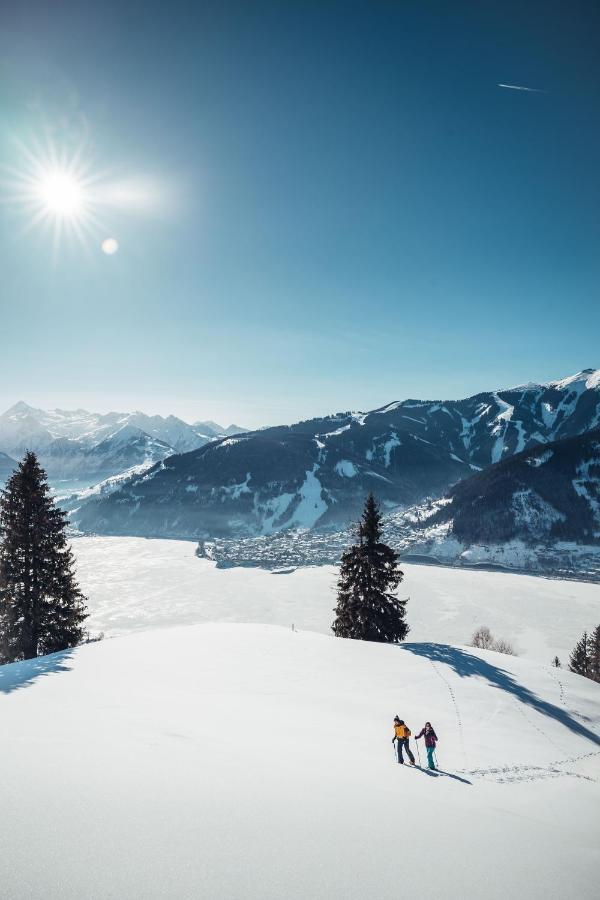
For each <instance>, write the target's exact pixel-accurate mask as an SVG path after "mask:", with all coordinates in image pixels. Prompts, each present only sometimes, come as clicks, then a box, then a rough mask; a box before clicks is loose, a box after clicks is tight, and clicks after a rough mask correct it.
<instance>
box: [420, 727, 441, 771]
mask: <svg viewBox="0 0 600 900" xmlns="http://www.w3.org/2000/svg"><path fill="white" fill-rule="evenodd" d="M420 737H424V738H425V747H426V749H427V764H428V766H429V768H430V769H435V763H434V761H433V751H434V750H435V745H436V744H437V741H438V736H437V734H436V733H435V731H434V730H433V726H432V724H431V722H425V724H424V725H423V727H422V728H421V731H420V732H419V734H417V735H416V736H415V741H418V740H419V738H420Z"/></svg>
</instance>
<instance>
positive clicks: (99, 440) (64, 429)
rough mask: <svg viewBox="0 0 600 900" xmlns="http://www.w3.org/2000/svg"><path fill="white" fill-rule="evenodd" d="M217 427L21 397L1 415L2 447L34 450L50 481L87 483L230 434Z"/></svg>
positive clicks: (73, 484) (20, 452) (20, 451)
mask: <svg viewBox="0 0 600 900" xmlns="http://www.w3.org/2000/svg"><path fill="white" fill-rule="evenodd" d="M212 426H214V427H211V429H210V430H209V432H207V433H206V434H202V433H200V431H199V429H197V428H196V426H193V425H189V424H188V423H187V422H184V421H183V420H182V419H178V418H177V417H176V416H166V417H163V416H148V415H146V414H145V413H142V412H139V411H137V412H133V413H119V412H110V413H106V414H99V413H90V412H88V411H87V410H84V409H77V410H64V409H55V410H42V409H35V408H34V407H31V406H28V405H27V404H26V403H24V402H23V401H20V402H19V403H16V404H15V405H14V406H12V407H11V408H10V409H9V410H7V411H6V412H5V413H3V414H2V415H0V450H2V451H4V452H5V453H7V454H10V455H11V456H13V457H16V458H19V457H20V456H22V455H23V453H24V452H25V451H26V450H35V451H36V453H37V454H38V455H39V457H40V460H41V462H42V465H43V466H44V467H45V468H46V470H47V471H48V475H49V478H50V481H51V483H54V484H57V483H58V482H60V483H61V484H60V485H59V487H61V486H62V483H63V482H66V483H67V485H68V486H69V487H76V486H81V485H85V486H86V487H87V486H88V485H89V484H95V483H97V482H98V481H100V480H103V479H106V478H112V477H115V476H119V475H121V474H123V473H124V472H128V471H129V470H131V469H133V470H135V471H140V470H141V469H144V468H148V467H150V466H152V465H153V464H154V463H156V462H158V461H159V460H161V459H164V458H165V457H166V456H170V455H172V454H174V453H185V452H187V451H190V450H195V449H197V448H198V447H202V446H203V445H204V444H206V443H207V442H208V441H211V440H214V439H215V438H219V437H223V436H226V435H227V433H228V430H227V429H221V431H219V430H218V429H219V427H220V426H218V425H217V424H216V423H212ZM231 427H235V426H231Z"/></svg>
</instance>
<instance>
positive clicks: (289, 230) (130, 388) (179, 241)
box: [0, 0, 600, 426]
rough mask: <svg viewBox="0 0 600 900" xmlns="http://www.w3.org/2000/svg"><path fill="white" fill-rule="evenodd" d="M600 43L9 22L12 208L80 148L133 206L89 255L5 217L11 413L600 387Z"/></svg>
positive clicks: (186, 8)
mask: <svg viewBox="0 0 600 900" xmlns="http://www.w3.org/2000/svg"><path fill="white" fill-rule="evenodd" d="M599 35H600V11H599V7H598V6H597V5H596V4H594V3H590V2H589V0H586V2H577V0H574V2H569V3H567V2H560V3H556V2H552V0H549V2H548V0H545V2H543V3H537V2H531V0H528V2H525V3H524V2H522V0H520V2H503V3H488V2H460V0H456V2H452V3H450V2H447V0H441V2H433V0H431V2H428V0H421V2H417V0H411V2H409V0H406V2H403V0H395V2H394V0H371V2H362V3H355V2H351V0H350V2H328V0H316V2H311V0H281V2H275V3H263V2H252V0H245V2H240V3H234V2H228V0H218V2H202V0H197V2H193V3H183V2H177V0H174V2H169V3H162V2H161V3H153V2H148V0H144V2H123V0H119V2H115V0H103V2H101V3H82V2H69V0H63V2H60V0H57V2H54V3H48V2H46V0H43V2H28V0H20V2H19V3H11V4H3V5H2V11H1V13H0V102H1V106H2V117H1V126H0V128H1V130H0V163H1V164H2V165H3V166H4V167H5V168H4V170H3V174H1V178H2V191H3V192H4V197H5V199H6V197H7V196H8V195H9V194H11V180H13V179H16V180H17V181H18V177H19V174H20V173H22V172H23V171H24V170H25V169H27V167H28V166H29V164H30V158H29V156H28V155H27V152H26V151H29V152H30V153H33V155H34V156H35V154H36V153H39V151H38V150H36V149H35V148H36V147H38V145H40V143H43V144H44V146H46V145H47V143H48V141H50V142H51V143H52V144H53V146H54V147H55V148H57V153H59V155H60V154H63V153H64V154H66V157H67V158H70V154H72V153H73V152H74V151H75V149H76V147H81V146H82V145H83V152H82V160H83V163H82V165H83V164H84V163H85V164H86V165H88V167H89V172H91V173H92V174H94V175H98V184H100V186H101V187H102V188H103V189H104V190H105V195H106V197H107V196H109V195H110V196H112V197H113V199H115V198H116V200H115V202H112V203H107V202H105V201H106V197H105V201H104V202H103V205H102V209H100V210H99V211H97V212H98V215H97V217H96V218H98V219H99V220H100V222H99V223H98V224H92V225H91V226H90V229H89V232H88V233H87V238H86V241H85V245H84V246H82V245H80V244H79V242H77V241H76V240H75V239H74V237H73V235H69V234H67V235H66V236H64V237H63V238H62V239H61V241H60V242H59V244H58V245H57V246H56V247H54V241H53V236H52V234H51V232H50V230H49V229H48V228H43V227H41V226H39V225H38V226H36V227H32V228H30V229H27V228H24V226H26V225H28V224H31V222H30V221H29V220H31V219H32V209H31V208H30V206H29V205H28V204H25V203H19V202H15V201H14V198H13V200H11V202H10V203H8V204H6V203H5V204H2V206H1V207H0V303H1V311H0V406H2V407H3V408H4V407H7V406H9V405H11V404H12V403H13V402H15V401H16V400H18V399H24V400H26V401H27V402H29V403H31V404H33V405H39V406H44V407H56V406H59V407H65V408H70V407H73V406H84V407H87V408H92V409H95V410H99V411H106V410H108V409H130V408H138V409H143V410H144V411H146V412H150V413H154V412H159V413H163V414H164V413H168V412H173V413H175V414H178V415H181V416H183V417H184V418H187V419H196V418H212V419H216V420H217V421H221V422H224V423H225V424H228V423H229V422H230V421H237V422H240V423H241V424H243V425H246V426H258V425H261V424H269V423H276V422H292V421H294V420H296V419H299V418H307V417H309V416H313V415H316V414H319V413H325V412H333V411H336V410H346V409H368V408H373V407H375V406H379V405H382V404H383V403H386V402H389V401H391V400H394V399H401V398H405V397H426V398H452V397H459V396H466V395H468V394H472V393H476V392H477V391H479V390H484V389H489V388H496V387H502V386H510V385H512V384H515V383H520V382H524V381H529V380H549V379H552V378H559V377H562V376H565V375H567V374H570V373H573V372H575V371H577V370H579V369H581V368H584V367H587V366H594V367H596V366H599V365H600V353H599V348H600V298H599V284H600V279H599V276H600V252H599V249H600V241H599V238H600V216H599V210H600V180H599V172H600V167H599V159H600V124H599V122H600V117H599V115H598V111H599V109H600V62H599V60H600V47H599ZM499 84H510V85H516V86H522V87H530V88H536V89H538V90H537V91H524V90H515V89H511V88H506V87H499V86H498V85H499ZM17 141H19V142H20V145H19V144H17V143H16V142H17ZM44 142H45V143H44ZM23 148H25V149H23ZM28 160H29V161H28ZM117 188H118V190H117ZM111 191H112V192H113V193H112V195H111V194H110V192H111ZM119 191H120V193H119ZM117 201H118V202H117ZM108 237H112V238H115V239H116V240H117V241H118V244H119V249H118V252H116V253H114V254H112V255H107V254H106V253H103V252H102V250H101V247H100V245H101V242H102V240H103V239H105V238H108Z"/></svg>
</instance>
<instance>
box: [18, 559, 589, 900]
mask: <svg viewBox="0 0 600 900" xmlns="http://www.w3.org/2000/svg"><path fill="white" fill-rule="evenodd" d="M271 577H272V576H271ZM272 580H275V579H273V578H272ZM240 587H241V590H240V591H238V593H237V595H236V598H237V599H238V602H239V610H240V613H241V614H242V615H243V608H244V604H245V601H246V596H245V592H244V589H243V582H240ZM325 602H326V603H327V602H329V605H331V604H330V601H328V600H327V598H326V599H325ZM197 605H198V604H196V606H197ZM568 621H569V619H568V614H567V613H565V619H564V620H563V626H564V625H566V624H567V623H568ZM599 701H600V686H599V685H597V684H595V683H594V682H592V681H590V680H588V679H585V678H582V677H580V676H578V675H574V674H572V673H570V672H566V671H564V670H563V669H559V670H553V669H551V668H550V667H549V666H548V665H547V664H539V663H536V662H532V661H531V660H526V659H519V658H515V657H508V656H502V655H500V654H497V653H492V652H490V651H484V650H474V649H473V648H470V647H464V646H452V645H451V644H448V643H407V644H405V645H404V646H401V647H397V646H391V645H381V644H373V643H368V642H362V641H347V640H341V639H337V638H333V637H331V636H329V637H328V636H325V635H318V634H314V633H310V632H301V633H298V632H297V631H292V630H291V629H290V628H289V627H288V628H286V629H283V628H276V627H273V626H268V625H234V624H225V625H191V626H186V627H170V628H165V629H161V630H154V631H147V632H146V633H143V634H136V635H129V636H127V637H120V638H115V639H113V640H105V641H102V642H100V643H95V644H89V645H87V646H83V647H79V648H77V649H76V650H73V651H70V652H64V653H57V654H54V655H52V656H47V657H42V658H39V659H36V660H29V661H26V662H20V663H13V664H12V665H7V666H2V667H1V669H0V705H1V708H2V741H1V742H0V769H1V771H2V777H3V789H2V812H3V817H4V820H5V827H4V829H3V837H2V854H0V883H1V884H2V894H3V896H5V897H7V898H8V897H10V898H15V900H17V898H23V900H24V898H26V897H27V898H41V897H44V898H46V900H81V898H84V897H86V898H96V900H100V898H108V897H119V898H125V897H131V898H142V897H143V898H145V900H158V898H167V897H170V898H192V897H197V898H209V897H210V898H218V900H281V898H282V897H285V898H288V900H307V898H312V900H324V898H328V900H359V898H367V897H368V898H371V897H372V898H378V900H397V898H398V894H399V892H400V893H402V894H405V895H411V896H415V897H416V896H419V897H421V896H422V895H423V894H426V895H427V896H433V897H440V898H441V897H443V898H465V900H480V898H483V897H485V898H486V900H504V898H505V897H506V896H507V895H509V896H514V897H527V898H528V900H546V898H548V897H557V896H561V897H562V896H564V897H569V898H578V900H592V898H593V897H596V896H597V888H598V847H597V823H598V807H599V802H600V788H599V779H600V765H599V760H600V755H599V751H600V737H599V735H600V715H599V711H600V703H599ZM395 714H399V715H400V716H402V717H403V718H404V719H405V720H406V722H407V724H408V725H409V726H410V728H411V729H412V731H413V734H416V733H417V732H418V729H420V728H421V726H422V725H423V723H424V722H425V720H426V719H427V720H430V721H431V722H432V723H433V725H434V727H435V729H436V733H437V736H438V738H439V744H438V747H437V757H438V763H439V767H440V770H441V771H440V773H439V774H438V775H435V774H434V775H430V774H428V773H427V771H425V770H424V769H421V768H417V767H415V768H411V767H409V766H399V765H398V763H397V762H396V760H395V756H394V752H393V747H392V744H391V736H392V717H393V716H394V715H395ZM411 745H412V750H413V752H414V754H415V756H417V759H419V758H420V759H421V761H424V750H423V744H422V741H419V747H420V750H419V753H420V757H419V756H418V755H417V745H416V744H415V742H414V739H411ZM365 823H368V824H367V825H365Z"/></svg>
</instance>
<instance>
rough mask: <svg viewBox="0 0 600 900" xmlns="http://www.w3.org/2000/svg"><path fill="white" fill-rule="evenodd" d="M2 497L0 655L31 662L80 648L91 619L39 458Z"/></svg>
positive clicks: (31, 456) (27, 462)
mask: <svg viewBox="0 0 600 900" xmlns="http://www.w3.org/2000/svg"><path fill="white" fill-rule="evenodd" d="M1 493H2V496H1V498H0V540H1V541H2V543H1V544H0V654H1V661H2V662H13V661H14V660H19V659H31V658H33V657H35V656H42V655H44V654H46V653H53V652H55V651H56V650H65V649H67V648H68V647H74V646H76V645H77V644H79V643H81V641H82V639H83V636H84V631H83V627H82V625H83V622H84V620H85V619H86V618H87V611H86V608H85V598H84V597H83V595H82V593H81V591H80V590H79V586H78V585H77V582H76V581H75V576H74V573H73V565H74V562H73V555H72V553H71V549H70V547H69V546H68V544H67V540H66V514H65V513H64V512H63V511H62V510H61V509H59V508H58V507H57V506H56V504H55V502H54V500H53V499H52V496H51V495H50V489H49V487H48V482H47V480H46V473H45V472H44V470H43V469H42V468H41V466H40V465H39V463H38V460H37V458H36V455H35V453H30V452H28V453H26V455H25V457H24V458H23V461H22V462H21V463H19V466H18V468H17V469H16V470H15V472H13V474H12V476H11V478H10V479H9V481H8V483H7V485H6V488H5V490H4V491H2V492H1Z"/></svg>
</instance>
